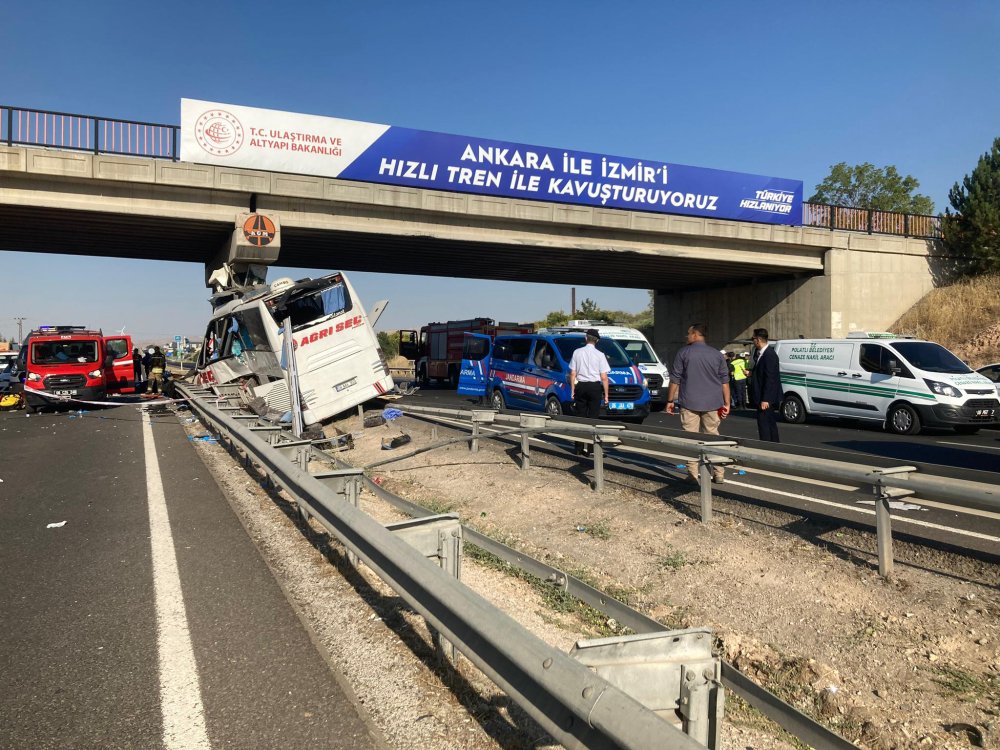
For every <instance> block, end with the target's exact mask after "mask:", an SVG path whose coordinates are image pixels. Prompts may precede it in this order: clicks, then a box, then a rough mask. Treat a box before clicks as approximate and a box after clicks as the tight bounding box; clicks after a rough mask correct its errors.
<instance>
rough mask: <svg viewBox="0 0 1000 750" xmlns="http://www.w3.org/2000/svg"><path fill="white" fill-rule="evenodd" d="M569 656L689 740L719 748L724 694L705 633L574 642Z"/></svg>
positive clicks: (679, 632)
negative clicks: (689, 738) (686, 736)
mask: <svg viewBox="0 0 1000 750" xmlns="http://www.w3.org/2000/svg"><path fill="white" fill-rule="evenodd" d="M569 655H570V656H572V657H573V658H574V659H576V660H577V661H579V662H580V663H582V664H585V665H586V666H588V667H589V668H590V669H591V670H593V671H594V672H596V673H597V674H598V675H600V676H601V677H603V678H604V679H605V680H607V681H608V682H610V683H611V684H612V685H614V686H615V687H617V688H619V689H620V690H622V691H623V692H625V693H627V694H629V695H630V696H632V697H633V698H635V699H636V700H637V701H639V702H640V703H641V704H643V705H644V706H646V708H648V709H650V710H652V711H654V712H656V714H657V715H658V716H660V718H662V719H664V720H665V721H667V722H669V723H670V724H672V725H673V726H674V727H675V728H677V729H679V730H680V731H682V732H684V733H685V734H687V735H688V736H689V737H691V739H693V740H695V741H697V742H700V743H701V744H702V745H704V746H705V747H707V748H709V749H710V750H716V749H717V748H718V747H720V745H721V731H722V719H723V713H724V710H725V691H724V690H723V688H722V661H721V659H719V658H718V657H714V656H712V632H711V631H710V630H707V629H703V628H695V629H691V630H671V631H663V632H659V633H644V634H640V635H626V636H618V637H613V638H597V639H594V640H586V641H577V642H576V644H575V645H574V646H573V648H572V649H571V650H570V652H569Z"/></svg>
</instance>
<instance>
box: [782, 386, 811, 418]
mask: <svg viewBox="0 0 1000 750" xmlns="http://www.w3.org/2000/svg"><path fill="white" fill-rule="evenodd" d="M781 418H782V419H784V420H785V421H786V422H789V423H791V424H802V423H803V422H805V421H806V407H805V404H803V403H802V399H801V398H799V397H798V396H796V395H795V394H794V393H789V394H788V395H787V396H785V400H784V401H782V402H781Z"/></svg>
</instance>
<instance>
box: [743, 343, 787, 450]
mask: <svg viewBox="0 0 1000 750" xmlns="http://www.w3.org/2000/svg"><path fill="white" fill-rule="evenodd" d="M767 337H768V333H767V329H766V328H754V330H753V345H754V347H755V349H754V353H753V367H752V369H751V370H750V403H751V404H753V405H754V406H755V407H756V409H757V435H758V436H759V437H760V439H761V440H767V441H770V442H772V443H780V442H781V440H780V439H779V438H778V406H779V405H780V404H781V394H782V390H781V370H780V367H779V365H778V354H777V352H775V351H774V349H772V348H771V347H770V346H768V342H767Z"/></svg>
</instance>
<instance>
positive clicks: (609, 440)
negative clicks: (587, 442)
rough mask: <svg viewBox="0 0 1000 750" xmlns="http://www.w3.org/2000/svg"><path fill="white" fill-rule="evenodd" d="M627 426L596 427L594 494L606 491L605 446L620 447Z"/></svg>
mask: <svg viewBox="0 0 1000 750" xmlns="http://www.w3.org/2000/svg"><path fill="white" fill-rule="evenodd" d="M624 429H625V425H617V424H616V425H594V492H603V491H604V446H605V445H618V444H619V443H620V442H621V438H619V437H618V434H619V432H620V431H621V430H624Z"/></svg>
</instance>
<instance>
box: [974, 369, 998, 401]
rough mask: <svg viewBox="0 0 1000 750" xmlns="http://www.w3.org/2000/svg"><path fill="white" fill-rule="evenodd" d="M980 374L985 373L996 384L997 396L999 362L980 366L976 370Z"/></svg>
mask: <svg viewBox="0 0 1000 750" xmlns="http://www.w3.org/2000/svg"><path fill="white" fill-rule="evenodd" d="M976 372H978V373H979V374H980V375H985V376H986V377H988V378H989V379H990V380H992V381H993V382H994V383H996V386H997V396H1000V362H994V363H993V364H992V365H986V366H985V367H980V368H979V369H978V370H976Z"/></svg>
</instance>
